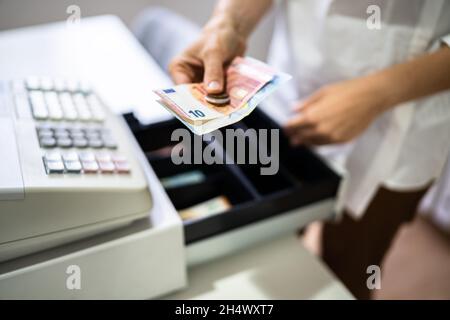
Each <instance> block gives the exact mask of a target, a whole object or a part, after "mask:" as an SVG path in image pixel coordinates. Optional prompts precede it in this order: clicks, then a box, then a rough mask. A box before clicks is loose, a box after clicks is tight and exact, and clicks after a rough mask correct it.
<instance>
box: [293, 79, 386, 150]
mask: <svg viewBox="0 0 450 320" xmlns="http://www.w3.org/2000/svg"><path fill="white" fill-rule="evenodd" d="M377 81H378V80H374V79H373V78H372V77H364V78H357V79H355V80H349V81H345V82H340V83H337V84H332V85H328V86H326V87H323V88H322V89H320V90H319V91H317V92H316V93H314V94H313V95H312V96H310V97H309V98H308V99H306V100H305V101H303V102H301V103H298V104H297V105H295V106H294V110H295V112H296V115H295V117H293V118H292V119H291V120H290V121H289V122H288V123H287V125H286V127H285V132H286V134H287V135H288V137H289V138H290V142H291V144H292V145H300V144H304V145H323V144H331V143H341V142H347V141H349V140H351V139H353V138H355V137H357V136H358V135H359V134H361V133H362V132H363V131H364V130H365V129H366V128H367V127H368V126H369V125H370V124H371V123H372V121H374V119H375V118H376V117H377V116H378V115H379V114H380V113H382V112H383V111H384V110H385V109H386V103H385V101H386V99H385V97H384V96H383V90H382V86H381V85H380V84H379V83H378V82H377Z"/></svg>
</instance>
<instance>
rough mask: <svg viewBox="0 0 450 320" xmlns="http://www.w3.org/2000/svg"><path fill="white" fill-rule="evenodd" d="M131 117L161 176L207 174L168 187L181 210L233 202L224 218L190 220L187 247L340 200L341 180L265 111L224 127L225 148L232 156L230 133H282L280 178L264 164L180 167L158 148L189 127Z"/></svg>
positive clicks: (218, 216)
mask: <svg viewBox="0 0 450 320" xmlns="http://www.w3.org/2000/svg"><path fill="white" fill-rule="evenodd" d="M125 119H126V121H127V123H128V124H129V126H130V128H131V130H132V131H133V133H134V135H135V137H136V139H137V141H138V143H139V144H140V146H141V148H142V149H143V151H144V153H145V154H146V155H147V159H148V161H149V162H150V165H151V166H152V168H153V170H154V171H155V173H156V174H157V175H158V177H159V178H165V177H169V176H173V175H176V174H179V173H183V172H188V171H193V170H199V171H201V172H202V173H203V174H204V175H205V176H206V179H205V180H204V181H202V182H200V183H196V184H192V185H189V186H185V187H177V188H167V189H166V192H167V194H168V196H169V197H170V199H171V201H172V202H173V204H174V206H175V208H176V209H184V208H187V207H190V206H193V205H195V204H198V203H201V202H204V201H206V200H209V199H211V198H214V197H216V196H220V195H224V196H226V197H227V198H228V199H229V201H230V202H231V204H232V208H231V209H230V210H228V211H226V212H224V213H222V214H217V215H212V216H209V217H205V218H201V219H195V220H187V221H185V222H184V224H185V242H186V243H187V244H189V243H193V242H196V241H199V240H202V239H205V238H208V237H211V236H214V235H217V234H220V233H223V232H226V231H229V230H233V229H235V228H239V227H241V226H244V225H248V224H251V223H253V222H257V221H261V220H263V219H267V218H270V217H273V216H276V215H281V214H284V213H285V212H288V211H291V210H293V209H297V208H300V207H304V206H307V205H310V204H314V203H316V202H319V201H321V200H326V199H332V198H334V197H335V196H336V193H337V188H338V185H339V181H340V177H339V176H338V175H336V173H335V172H334V171H332V170H331V169H330V168H329V167H328V166H327V165H326V164H325V163H324V162H323V161H322V160H321V159H320V158H319V157H318V156H317V155H315V153H314V152H313V151H311V150H310V149H308V148H305V147H295V148H294V147H291V146H290V145H289V142H288V139H287V138H286V136H285V135H284V134H283V132H282V130H281V129H280V128H279V127H278V126H277V125H276V123H275V122H273V121H272V120H271V119H270V118H269V117H268V116H267V115H265V114H264V112H263V111H261V110H259V109H256V110H255V111H253V113H252V114H251V115H249V116H248V117H246V118H245V119H243V121H240V122H238V123H236V124H234V125H231V126H228V127H225V128H222V129H220V130H221V131H222V133H223V137H224V140H223V143H222V144H221V148H222V151H223V152H227V150H226V148H225V146H226V134H225V133H226V131H225V130H226V129H230V128H231V129H243V130H246V129H255V130H259V129H278V130H279V170H278V172H277V173H276V174H274V175H261V171H260V169H261V167H264V166H261V165H260V164H212V165H208V164H204V163H203V164H180V165H176V164H174V163H173V161H172V159H171V157H170V155H168V154H166V155H161V154H159V153H158V152H157V150H158V149H161V148H164V147H170V146H173V145H175V143H176V142H173V141H171V135H172V132H173V131H174V130H175V129H178V128H183V127H184V126H183V125H182V124H181V122H180V121H178V120H176V119H171V120H168V121H163V122H158V123H153V124H150V125H141V124H140V123H139V122H138V121H137V120H136V118H135V117H134V116H133V114H126V115H125ZM192 137H193V135H192ZM191 140H193V139H191ZM216 143H217V142H216ZM204 144H205V145H206V143H205V142H204ZM247 147H248V148H247V153H248V152H250V148H254V147H256V144H255V143H249V144H248V145H247ZM271 147H272V146H271V145H270V144H269V145H268V146H267V148H268V150H267V151H269V152H272V150H273V148H271Z"/></svg>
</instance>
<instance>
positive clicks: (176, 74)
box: [169, 57, 195, 84]
mask: <svg viewBox="0 0 450 320" xmlns="http://www.w3.org/2000/svg"><path fill="white" fill-rule="evenodd" d="M189 64H190V62H189V61H187V59H186V58H184V57H178V58H175V59H173V60H172V62H171V63H170V64H169V73H170V76H171V77H172V80H173V81H174V82H175V84H182V83H192V82H194V77H195V72H194V71H193V70H192V68H191V67H189Z"/></svg>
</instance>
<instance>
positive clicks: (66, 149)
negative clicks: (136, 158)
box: [12, 77, 130, 174]
mask: <svg viewBox="0 0 450 320" xmlns="http://www.w3.org/2000/svg"><path fill="white" fill-rule="evenodd" d="M12 85H13V89H14V90H13V92H15V94H16V96H15V101H16V106H17V108H18V109H20V110H24V109H28V110H29V111H30V112H31V115H32V117H33V118H34V120H35V123H36V133H37V137H38V140H39V145H40V147H41V148H42V149H43V162H44V166H45V170H46V172H47V174H63V173H70V174H97V173H102V174H115V173H117V174H127V173H130V165H129V163H128V161H127V159H126V158H125V157H124V156H122V155H120V154H119V153H118V151H117V150H116V149H118V145H117V142H116V141H115V139H114V137H113V133H112V132H111V130H110V129H109V128H108V127H107V126H106V122H105V120H106V116H105V113H104V109H103V108H104V106H103V104H102V103H101V101H100V100H99V99H98V97H97V95H96V94H95V93H94V92H93V90H92V89H91V88H90V86H89V85H87V84H86V83H84V82H80V81H77V80H70V79H52V78H48V77H28V78H27V79H25V81H14V82H13V83H12ZM24 96H25V99H23V97H24Z"/></svg>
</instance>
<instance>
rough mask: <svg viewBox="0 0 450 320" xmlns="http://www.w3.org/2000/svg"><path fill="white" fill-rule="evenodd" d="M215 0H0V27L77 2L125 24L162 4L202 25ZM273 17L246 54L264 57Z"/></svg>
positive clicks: (35, 19) (89, 12) (85, 11)
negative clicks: (117, 17)
mask: <svg viewBox="0 0 450 320" xmlns="http://www.w3.org/2000/svg"><path fill="white" fill-rule="evenodd" d="M215 2H216V0H191V1H186V0H127V1H111V0H109V1H108V0H95V1H92V0H91V1H89V0H78V1H75V0H0V30H5V29H12V28H20V27H24V26H30V25H34V24H41V23H47V22H54V21H61V20H65V19H66V18H67V17H68V14H67V13H66V8H67V7H68V6H69V5H78V6H79V7H80V8H81V17H88V16H94V15H101V14H114V15H117V16H119V17H120V18H121V19H122V20H123V21H124V22H125V23H126V24H127V25H130V23H131V21H132V20H133V18H134V17H135V16H136V15H137V14H138V13H139V12H140V11H141V10H143V9H145V8H146V7H149V6H165V7H167V8H170V9H172V10H173V11H175V12H178V13H180V14H182V15H184V16H185V17H187V18H189V19H191V20H192V21H194V22H195V23H197V24H199V25H203V24H204V23H205V21H207V19H208V18H209V16H210V14H211V12H212V9H213V7H214V4H215ZM272 21H273V19H272V17H271V16H270V15H269V16H268V17H266V19H264V21H263V22H262V23H261V24H260V25H259V26H258V29H257V30H256V32H255V33H254V34H253V36H252V38H251V40H250V45H249V51H248V54H249V55H251V56H254V57H256V58H259V59H264V58H265V56H266V52H267V47H268V44H269V40H270V36H271V34H272Z"/></svg>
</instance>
